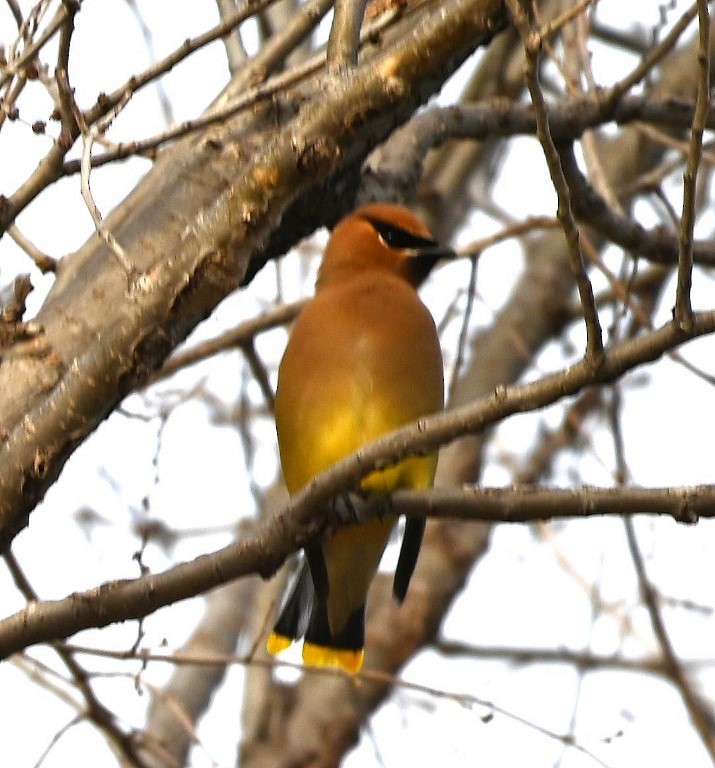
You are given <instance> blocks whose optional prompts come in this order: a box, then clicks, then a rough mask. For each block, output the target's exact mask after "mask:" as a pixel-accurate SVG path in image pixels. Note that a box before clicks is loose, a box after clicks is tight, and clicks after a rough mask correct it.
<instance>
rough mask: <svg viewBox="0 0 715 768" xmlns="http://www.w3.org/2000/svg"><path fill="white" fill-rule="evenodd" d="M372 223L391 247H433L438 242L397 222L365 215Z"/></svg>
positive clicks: (381, 237)
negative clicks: (400, 225)
mask: <svg viewBox="0 0 715 768" xmlns="http://www.w3.org/2000/svg"><path fill="white" fill-rule="evenodd" d="M365 218H366V219H367V221H369V222H370V224H372V226H373V227H374V228H375V231H376V232H377V234H378V235H379V236H380V239H381V240H382V241H383V242H384V243H385V245H387V246H388V247H389V248H432V247H434V246H436V245H437V243H436V242H435V241H434V240H432V239H431V238H429V237H422V236H420V235H416V234H414V232H409V231H408V230H406V229H403V228H402V227H398V226H397V225H395V224H388V223H387V222H386V221H382V220H381V219H375V218H373V217H372V216H366V217H365Z"/></svg>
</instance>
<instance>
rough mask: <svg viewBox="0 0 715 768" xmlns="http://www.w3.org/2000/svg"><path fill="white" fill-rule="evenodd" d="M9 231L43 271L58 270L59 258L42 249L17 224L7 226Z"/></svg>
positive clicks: (45, 272)
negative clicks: (54, 257)
mask: <svg viewBox="0 0 715 768" xmlns="http://www.w3.org/2000/svg"><path fill="white" fill-rule="evenodd" d="M7 233H8V235H10V237H11V238H12V239H13V240H14V241H15V242H16V243H17V245H19V246H20V248H22V250H23V251H25V253H26V254H27V255H28V256H29V257H30V258H31V259H32V261H33V262H34V263H35V266H36V267H37V268H38V269H39V270H40V272H42V274H43V275H44V274H47V272H55V271H56V270H57V259H53V258H52V256H48V255H47V254H46V253H44V252H43V251H41V250H40V249H39V248H38V247H37V246H36V245H35V244H34V243H33V242H32V241H31V240H30V239H29V238H28V237H25V235H23V234H22V232H20V230H19V229H18V228H17V225H15V224H11V225H10V226H9V227H8V228H7Z"/></svg>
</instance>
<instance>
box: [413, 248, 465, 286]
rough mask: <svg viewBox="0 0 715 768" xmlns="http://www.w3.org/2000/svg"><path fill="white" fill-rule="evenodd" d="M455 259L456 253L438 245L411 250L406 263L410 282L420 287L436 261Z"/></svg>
mask: <svg viewBox="0 0 715 768" xmlns="http://www.w3.org/2000/svg"><path fill="white" fill-rule="evenodd" d="M456 258H458V254H457V252H456V251H454V250H453V249H452V248H450V247H449V246H446V245H440V244H439V243H434V244H432V245H423V246H420V247H419V248H413V249H411V250H410V252H409V257H408V259H407V262H406V266H407V269H408V272H409V278H410V282H411V283H412V284H413V285H415V286H419V285H421V284H422V283H423V282H424V281H425V280H426V279H427V276H428V275H429V273H430V272H431V271H432V268H433V267H434V265H435V264H436V263H437V262H438V261H442V260H446V259H449V260H452V259H456Z"/></svg>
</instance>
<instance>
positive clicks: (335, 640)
mask: <svg viewBox="0 0 715 768" xmlns="http://www.w3.org/2000/svg"><path fill="white" fill-rule="evenodd" d="M453 255H454V253H453V252H452V251H450V250H448V249H445V248H440V247H439V246H438V245H437V244H436V243H435V241H434V240H432V238H431V235H430V233H429V231H428V230H427V228H426V227H425V226H424V224H422V222H421V221H420V220H419V219H418V218H417V217H416V216H414V215H413V214H412V213H411V212H410V211H408V210H407V209H406V208H404V207H402V206H399V205H391V204H377V203H375V204H370V205H365V206H363V207H361V208H358V209H357V210H356V211H355V212H354V213H352V214H350V215H349V216H347V217H346V218H344V219H343V220H342V221H341V222H340V223H339V224H338V225H337V226H336V227H335V230H334V231H333V234H332V236H331V238H330V240H329V242H328V245H327V248H326V250H325V254H324V256H323V261H322V264H321V267H320V270H319V272H318V280H317V283H316V293H315V297H314V298H313V299H312V301H310V302H309V303H308V304H307V305H306V307H305V308H304V309H303V311H302V312H301V313H300V316H299V317H298V319H297V320H296V322H295V325H294V327H293V330H292V332H291V336H290V341H289V342H288V346H287V348H286V351H285V354H284V356H283V360H282V362H281V365H280V369H279V372H278V390H277V394H276V404H275V405H276V429H277V432H278V446H279V449H280V458H281V466H282V468H283V476H284V478H285V482H286V486H287V487H288V491H289V493H291V494H294V493H296V492H297V491H299V490H300V489H301V488H302V487H303V486H304V485H305V484H306V483H307V482H309V481H310V480H311V479H312V478H313V477H315V476H316V475H318V474H320V473H321V472H323V471H324V470H326V469H328V468H329V467H330V466H332V465H333V464H335V463H336V462H337V461H339V460H340V459H343V458H345V457H347V456H349V455H350V454H352V453H354V452H355V451H356V450H357V449H358V448H360V446H362V445H364V444H365V443H368V442H370V441H371V440H375V439H376V438H378V437H380V436H381V435H383V434H385V433H387V432H391V431H392V430H394V429H397V428H398V427H400V426H402V425H404V424H407V423H409V422H412V421H415V420H416V419H418V418H420V417H422V416H426V415H428V414H431V413H435V412H436V411H440V410H441V409H442V408H443V405H444V381H443V371H442V354H441V350H440V345H439V338H438V336H437V329H436V328H435V324H434V320H433V319H432V316H431V315H430V313H429V311H428V310H427V308H426V307H425V306H424V304H423V303H422V302H421V301H420V298H419V296H418V295H417V290H416V289H417V286H418V285H419V284H420V283H421V282H422V281H423V280H424V278H425V277H426V276H427V275H428V273H429V271H430V269H431V268H432V267H433V266H434V264H435V263H436V262H437V261H438V260H439V259H440V258H441V257H443V256H453ZM436 465H437V455H436V454H431V455H428V456H419V457H417V456H415V457H409V458H406V459H404V460H403V461H401V462H400V463H399V464H396V465H395V466H392V467H388V468H386V469H382V470H378V471H374V472H372V473H371V474H369V475H367V476H366V477H365V478H363V480H362V482H361V484H360V490H359V492H358V494H357V495H356V497H355V498H353V496H352V495H351V496H346V498H345V500H344V502H345V505H346V507H347V509H348V513H349V514H348V517H349V518H350V522H349V523H348V524H346V525H340V526H337V527H335V528H333V529H331V530H329V531H327V532H326V533H324V534H323V536H322V537H321V539H320V540H318V541H315V542H312V543H311V544H309V545H308V546H307V547H306V548H305V552H306V557H305V560H304V562H303V567H302V570H301V572H300V574H299V575H298V577H297V579H296V582H295V584H294V585H293V589H292V592H291V594H290V597H289V598H288V600H287V602H286V604H285V606H284V608H283V610H282V612H281V614H280V617H279V619H278V622H277V623H276V626H275V629H274V631H273V633H272V634H271V636H270V638H269V640H268V650H269V651H270V652H271V653H278V652H280V651H282V650H283V649H284V648H287V647H288V646H289V645H290V644H291V643H292V642H293V641H294V640H298V639H300V638H301V637H303V636H304V637H305V642H304V645H303V660H304V661H305V663H306V664H310V665H319V666H340V667H343V668H344V669H347V670H349V671H351V672H357V671H358V670H359V669H360V666H361V664H362V657H363V646H364V636H365V602H366V599H367V592H368V588H369V586H370V582H371V581H372V579H373V577H374V575H375V573H376V571H377V567H378V565H379V562H380V559H381V557H382V553H383V551H384V549H385V547H386V545H387V541H388V539H389V537H390V533H391V531H392V529H393V527H394V525H395V522H396V517H395V516H394V515H392V514H382V515H378V516H377V517H372V518H371V519H369V520H368V521H367V522H360V520H359V514H358V509H359V504H360V503H361V501H363V502H366V503H369V501H370V500H373V501H374V500H375V499H378V500H379V497H380V496H381V495H382V496H384V495H385V494H389V493H390V492H391V491H394V490H395V489H397V488H416V489H418V488H426V487H428V486H431V485H432V481H433V479H434V473H435V468H436ZM338 503H339V502H338ZM378 503H379V501H378ZM356 504H357V505H358V506H357V507H356V506H355V505H356ZM423 531H424V520H422V519H408V520H407V523H406V527H405V534H404V538H403V542H402V548H401V551H400V556H399V560H398V564H397V570H396V572H395V581H394V588H393V592H394V595H395V597H396V599H397V600H398V601H400V602H401V601H402V599H403V598H404V596H405V593H406V592H407V587H408V585H409V581H410V577H411V576H412V572H413V570H414V566H415V562H416V560H417V554H418V551H419V547H420V544H421V542H422V534H423Z"/></svg>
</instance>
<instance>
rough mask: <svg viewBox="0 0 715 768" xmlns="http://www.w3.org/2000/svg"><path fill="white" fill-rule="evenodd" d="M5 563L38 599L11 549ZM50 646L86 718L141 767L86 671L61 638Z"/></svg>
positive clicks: (17, 582)
mask: <svg viewBox="0 0 715 768" xmlns="http://www.w3.org/2000/svg"><path fill="white" fill-rule="evenodd" d="M4 558H5V563H6V565H7V567H8V570H9V571H10V574H11V576H12V578H13V581H14V582H15V586H16V587H17V588H18V590H19V591H20V592H21V593H22V595H23V596H24V598H25V599H26V600H27V601H28V603H32V604H34V603H36V602H37V601H38V600H39V597H38V595H37V593H36V592H35V590H34V588H33V587H32V585H31V584H30V582H29V580H28V579H27V577H26V575H25V573H24V571H23V570H22V568H21V567H20V564H19V563H18V561H17V559H16V558H15V555H14V554H13V552H12V551H11V550H8V551H7V552H6V553H5V554H4ZM51 645H52V648H53V650H54V651H55V653H57V655H58V656H59V657H60V659H61V660H62V663H63V664H64V665H65V667H67V670H68V671H69V672H70V674H71V675H72V677H73V679H74V683H75V686H76V687H77V689H78V690H79V691H80V693H81V694H82V697H83V698H84V701H85V711H84V713H82V714H83V716H84V717H86V718H87V719H88V720H89V721H91V722H93V723H94V724H95V725H96V726H97V727H98V728H99V729H100V730H101V731H103V732H104V733H105V735H106V736H107V737H108V738H109V740H110V741H111V742H112V743H113V744H114V745H115V746H116V747H117V749H119V751H120V752H121V753H122V755H123V756H124V757H125V758H126V759H127V760H128V761H129V764H130V765H132V766H136V767H137V768H142V766H144V762H143V761H142V760H141V759H140V757H139V755H138V754H137V753H136V750H135V747H134V744H133V742H132V737H131V735H128V734H126V733H124V731H122V730H121V729H120V728H119V726H118V725H117V723H116V716H115V715H114V713H113V712H111V711H110V710H109V709H107V708H106V707H105V706H104V704H102V702H100V701H99V699H98V698H97V696H96V695H95V693H94V691H93V690H92V686H91V685H90V683H89V675H88V674H87V672H86V670H85V669H84V668H83V667H82V666H81V665H80V664H79V663H78V662H77V660H76V659H75V658H74V656H73V655H72V652H71V651H69V650H67V648H66V647H65V646H64V644H63V643H61V642H54V643H51Z"/></svg>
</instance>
